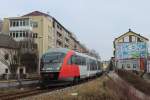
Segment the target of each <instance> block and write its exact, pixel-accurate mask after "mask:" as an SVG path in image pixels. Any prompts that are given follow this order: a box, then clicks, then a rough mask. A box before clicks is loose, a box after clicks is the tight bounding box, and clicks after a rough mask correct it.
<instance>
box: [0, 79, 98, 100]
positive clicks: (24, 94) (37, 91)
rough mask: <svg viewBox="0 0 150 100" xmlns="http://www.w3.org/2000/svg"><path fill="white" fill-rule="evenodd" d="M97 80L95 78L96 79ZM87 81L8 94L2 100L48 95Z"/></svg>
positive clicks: (0, 97) (0, 99) (1, 95)
mask: <svg viewBox="0 0 150 100" xmlns="http://www.w3.org/2000/svg"><path fill="white" fill-rule="evenodd" d="M94 79H95V78H94ZM92 80H93V79H89V80H88V81H92ZM85 82H87V81H85V80H84V81H80V82H79V83H77V84H70V85H68V84H67V85H61V86H53V87H51V88H46V89H40V88H39V89H38V88H35V89H31V90H25V91H21V92H15V93H6V94H0V100H16V99H20V98H24V97H28V96H33V95H38V94H41V93H47V92H52V91H54V90H61V89H65V88H67V87H72V86H74V85H79V84H82V83H85Z"/></svg>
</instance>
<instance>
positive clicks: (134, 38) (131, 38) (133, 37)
mask: <svg viewBox="0 0 150 100" xmlns="http://www.w3.org/2000/svg"><path fill="white" fill-rule="evenodd" d="M148 41H149V39H147V38H146V37H143V36H141V35H140V34H137V33H135V32H133V31H131V30H129V32H126V33H124V34H123V35H121V36H119V37H118V38H116V39H115V40H114V42H115V44H116V43H123V42H148Z"/></svg>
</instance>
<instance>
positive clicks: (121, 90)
mask: <svg viewBox="0 0 150 100" xmlns="http://www.w3.org/2000/svg"><path fill="white" fill-rule="evenodd" d="M27 99H29V98H27ZM30 99H32V100H139V99H138V98H136V96H134V95H131V94H129V93H128V88H126V87H124V85H123V84H122V83H120V82H117V83H116V82H114V81H113V80H112V79H110V78H109V77H107V76H102V77H101V78H97V79H96V80H94V81H90V82H87V83H84V84H81V85H79V86H74V87H72V88H71V89H66V90H64V91H56V92H53V93H49V94H44V95H40V96H34V97H31V98H30Z"/></svg>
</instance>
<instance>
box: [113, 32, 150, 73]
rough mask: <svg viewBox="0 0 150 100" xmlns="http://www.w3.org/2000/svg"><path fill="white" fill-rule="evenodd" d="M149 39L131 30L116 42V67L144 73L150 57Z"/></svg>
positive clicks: (116, 39)
mask: <svg viewBox="0 0 150 100" xmlns="http://www.w3.org/2000/svg"><path fill="white" fill-rule="evenodd" d="M148 41H149V40H148V39H147V38H146V37H143V36H141V35H140V34H137V33H135V32H133V31H131V29H129V31H128V32H126V33H124V34H123V35H121V36H119V37H118V38H115V40H114V57H115V66H116V68H119V69H126V70H136V71H144V70H146V64H147V62H146V60H147V56H148V45H147V43H148Z"/></svg>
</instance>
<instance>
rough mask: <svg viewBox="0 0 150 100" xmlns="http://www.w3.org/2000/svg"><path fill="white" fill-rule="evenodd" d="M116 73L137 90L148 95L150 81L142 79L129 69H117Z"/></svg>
mask: <svg viewBox="0 0 150 100" xmlns="http://www.w3.org/2000/svg"><path fill="white" fill-rule="evenodd" d="M117 73H118V75H119V76H120V77H121V78H123V79H124V80H125V81H127V82H128V83H130V84H131V85H133V86H134V87H135V88H136V89H138V90H139V91H142V92H143V93H145V94H147V95H150V83H149V82H147V81H146V80H144V79H142V78H141V77H139V76H138V75H135V74H133V73H132V72H129V71H124V70H118V71H117Z"/></svg>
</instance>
